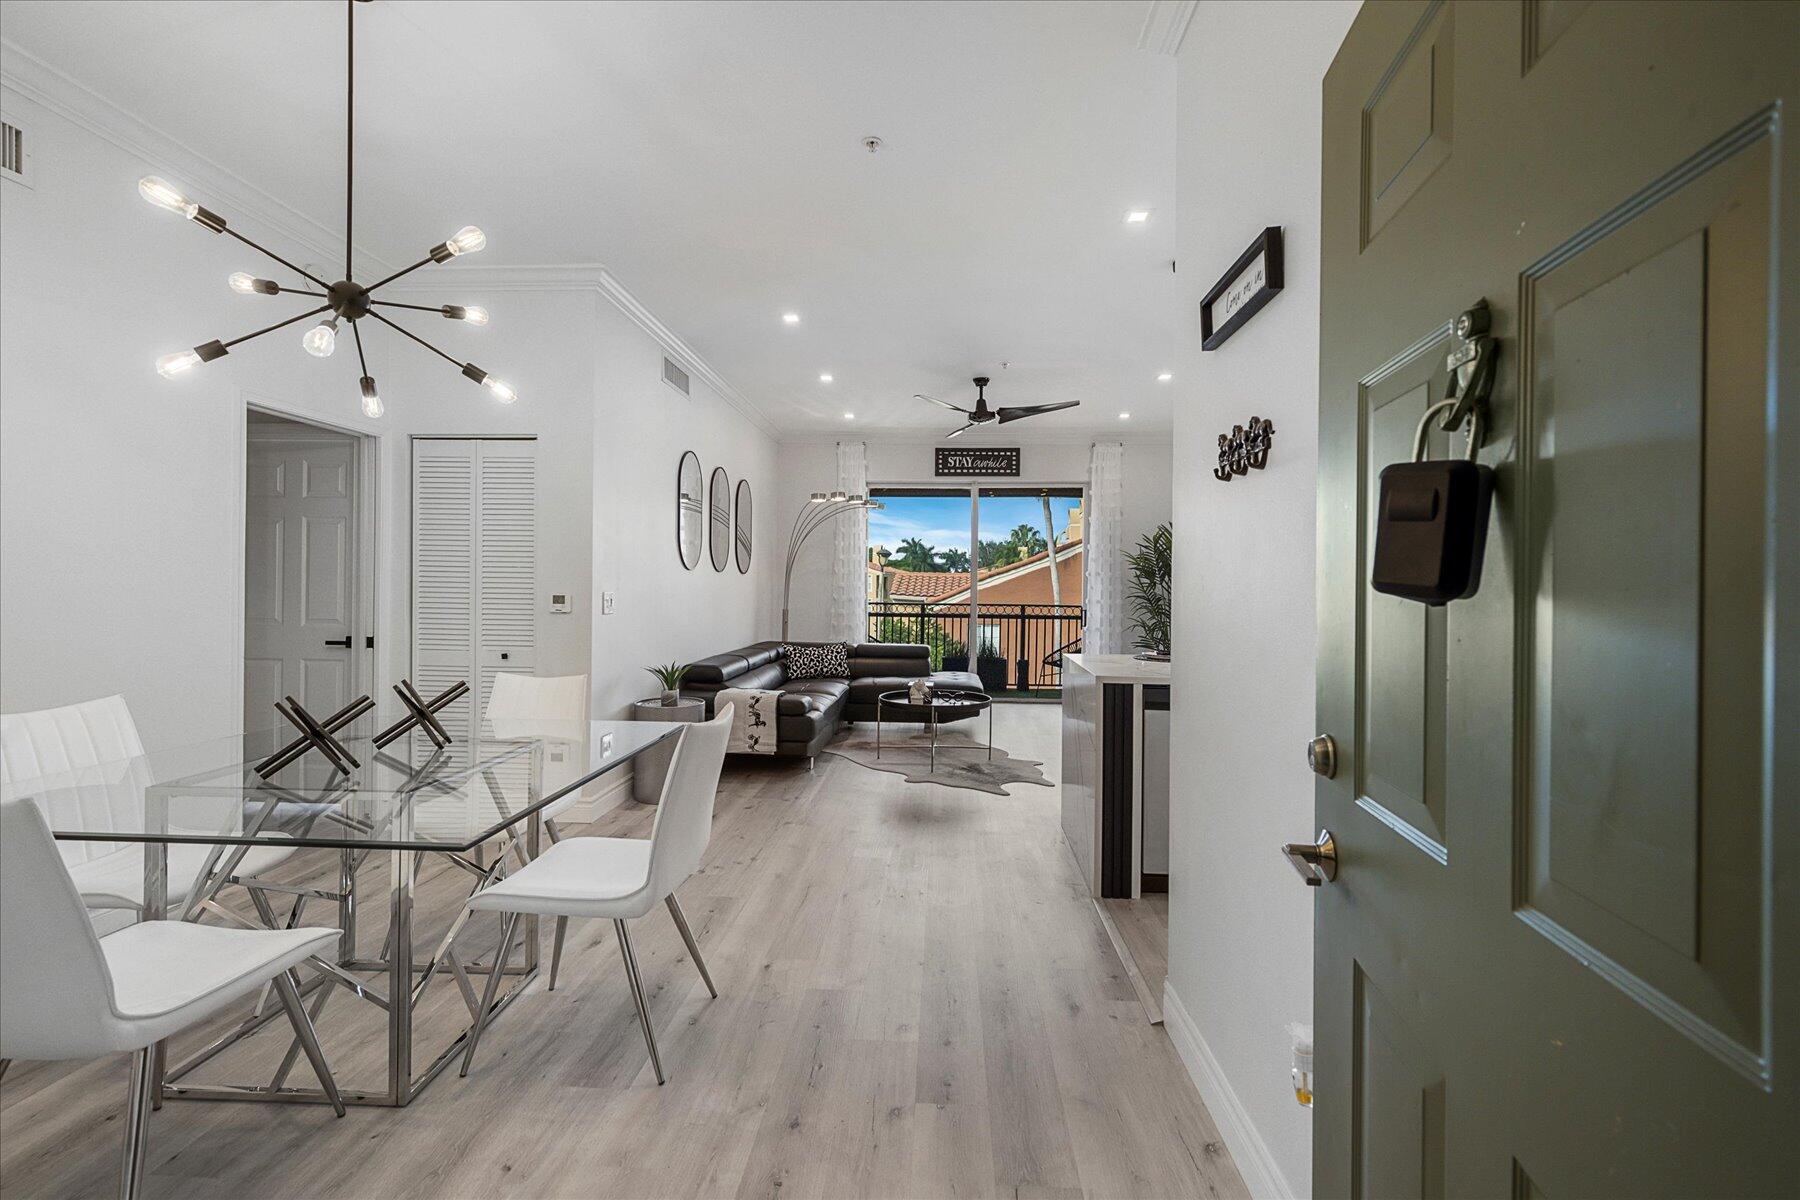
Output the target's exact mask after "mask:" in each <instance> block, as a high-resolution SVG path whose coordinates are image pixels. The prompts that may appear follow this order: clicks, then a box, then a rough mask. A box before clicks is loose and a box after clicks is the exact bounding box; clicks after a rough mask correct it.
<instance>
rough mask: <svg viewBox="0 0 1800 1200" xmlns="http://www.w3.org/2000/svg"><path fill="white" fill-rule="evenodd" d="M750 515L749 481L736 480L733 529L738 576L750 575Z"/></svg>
mask: <svg viewBox="0 0 1800 1200" xmlns="http://www.w3.org/2000/svg"><path fill="white" fill-rule="evenodd" d="M750 514H751V505H750V481H749V480H748V479H740V480H738V485H737V513H736V517H735V522H736V524H735V528H736V530H737V569H738V574H739V575H748V574H749V573H750V549H751V546H750V541H751V537H750V534H751V525H750Z"/></svg>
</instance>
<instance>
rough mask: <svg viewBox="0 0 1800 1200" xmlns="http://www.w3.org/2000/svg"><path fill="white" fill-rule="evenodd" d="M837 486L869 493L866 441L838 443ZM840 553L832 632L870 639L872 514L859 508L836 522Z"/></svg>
mask: <svg viewBox="0 0 1800 1200" xmlns="http://www.w3.org/2000/svg"><path fill="white" fill-rule="evenodd" d="M837 487H838V490H839V491H842V492H845V493H847V494H849V495H852V496H866V495H868V494H869V450H868V446H867V445H866V444H865V443H863V442H839V443H838V444H837ZM833 524H834V525H836V526H837V528H836V529H835V530H834V536H835V538H836V541H835V543H834V545H835V546H836V553H835V554H833V555H832V560H831V623H830V624H831V632H830V637H831V638H832V639H833V640H835V641H840V642H866V641H868V640H869V567H868V558H869V514H868V512H867V511H866V510H858V511H856V512H852V513H849V514H848V515H846V516H842V517H838V518H837V519H836V520H835V521H834V522H833Z"/></svg>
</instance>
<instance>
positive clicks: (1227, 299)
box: [1200, 225, 1281, 350]
mask: <svg viewBox="0 0 1800 1200" xmlns="http://www.w3.org/2000/svg"><path fill="white" fill-rule="evenodd" d="M1280 290H1281V226H1279V225H1271V226H1269V227H1268V228H1267V229H1265V230H1263V231H1262V233H1260V234H1258V235H1257V238H1256V240H1255V241H1254V242H1251V243H1250V248H1249V249H1248V250H1246V251H1244V252H1243V253H1242V254H1240V255H1239V256H1238V260H1237V261H1236V262H1234V263H1232V264H1231V270H1229V271H1227V272H1225V274H1224V275H1222V276H1221V277H1220V278H1219V282H1217V283H1215V284H1213V288H1212V291H1210V292H1208V293H1206V298H1205V299H1204V300H1202V301H1200V349H1202V350H1216V349H1218V348H1219V346H1220V344H1221V343H1223V342H1224V341H1225V339H1226V338H1228V337H1230V336H1231V335H1232V334H1234V333H1236V332H1237V331H1238V327H1239V326H1240V325H1242V324H1243V323H1244V322H1245V321H1248V320H1249V319H1250V318H1251V317H1253V316H1255V315H1256V311H1257V310H1258V309H1259V308H1261V307H1262V306H1263V305H1265V304H1267V303H1268V302H1269V300H1270V298H1271V297H1273V296H1274V295H1275V293H1276V292H1279V291H1280Z"/></svg>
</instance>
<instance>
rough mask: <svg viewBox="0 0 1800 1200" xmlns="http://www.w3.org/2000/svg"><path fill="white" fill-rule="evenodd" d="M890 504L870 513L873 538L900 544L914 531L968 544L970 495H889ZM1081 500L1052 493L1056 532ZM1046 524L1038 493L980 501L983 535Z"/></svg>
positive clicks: (936, 540) (925, 537)
mask: <svg viewBox="0 0 1800 1200" xmlns="http://www.w3.org/2000/svg"><path fill="white" fill-rule="evenodd" d="M882 503H884V504H886V505H887V507H886V508H885V509H880V510H877V511H875V512H872V513H870V514H869V542H870V544H872V545H876V546H886V547H887V548H888V549H889V550H895V549H898V548H899V546H900V543H901V542H903V541H905V540H906V539H907V538H909V537H916V538H918V539H919V540H920V541H922V542H924V543H925V544H926V545H927V546H934V547H936V548H937V549H939V550H961V551H963V552H964V553H967V552H968V549H969V498H968V497H967V496H888V497H885V498H883V500H882ZM1079 503H1081V501H1080V500H1078V499H1076V498H1075V497H1073V496H1069V497H1059V496H1052V497H1051V498H1050V512H1051V514H1052V515H1053V516H1054V517H1055V518H1056V536H1057V537H1059V538H1060V537H1065V536H1067V531H1068V528H1069V511H1070V510H1071V509H1073V508H1074V507H1075V506H1076V505H1077V504H1079ZM1021 524H1025V525H1030V526H1031V527H1032V528H1034V529H1042V528H1043V525H1044V505H1043V502H1042V501H1040V500H1038V499H1037V498H1036V497H1035V496H988V497H985V498H984V499H983V500H982V501H981V536H982V537H983V538H985V539H987V540H988V541H1002V540H1004V539H1005V538H1006V535H1007V534H1009V533H1011V532H1012V530H1013V527H1014V526H1015V525H1021Z"/></svg>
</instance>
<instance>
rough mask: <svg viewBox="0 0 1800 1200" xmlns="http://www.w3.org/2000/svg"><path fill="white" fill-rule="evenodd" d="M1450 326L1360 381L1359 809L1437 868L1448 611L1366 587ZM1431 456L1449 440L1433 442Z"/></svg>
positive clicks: (1441, 850)
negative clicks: (1389, 476)
mask: <svg viewBox="0 0 1800 1200" xmlns="http://www.w3.org/2000/svg"><path fill="white" fill-rule="evenodd" d="M1449 337H1450V326H1449V323H1448V322H1446V323H1445V324H1444V325H1441V326H1439V327H1438V328H1436V329H1434V330H1432V331H1431V332H1430V333H1428V334H1426V335H1425V336H1424V337H1421V338H1419V339H1418V340H1417V341H1415V342H1413V343H1412V344H1411V345H1410V346H1408V347H1407V348H1406V349H1405V350H1402V351H1401V352H1400V353H1398V354H1396V355H1394V356H1393V357H1392V358H1390V359H1388V360H1387V361H1386V362H1385V363H1383V364H1382V365H1381V366H1379V367H1377V368H1376V369H1375V370H1373V371H1371V372H1370V373H1369V374H1367V375H1365V376H1363V377H1362V379H1361V380H1359V381H1358V388H1357V399H1358V410H1357V442H1358V446H1357V477H1358V489H1357V496H1358V501H1357V503H1358V516H1357V531H1358V535H1357V542H1356V552H1355V554H1356V573H1357V579H1358V587H1357V603H1356V629H1357V636H1356V639H1355V645H1356V658H1355V664H1354V667H1353V669H1354V671H1355V680H1356V682H1355V693H1354V694H1355V700H1354V718H1355V734H1354V738H1353V742H1352V747H1351V753H1350V756H1349V761H1348V763H1347V764H1346V765H1347V766H1348V767H1349V768H1350V778H1351V779H1352V781H1353V788H1354V794H1355V797H1356V805H1357V807H1358V808H1361V809H1362V810H1363V811H1364V812H1367V813H1368V814H1369V815H1370V816H1373V817H1374V818H1375V819H1376V820H1378V821H1380V822H1381V823H1382V824H1383V825H1384V826H1386V827H1387V828H1388V829H1390V830H1392V831H1393V832H1394V833H1396V834H1398V835H1399V836H1400V837H1401V838H1402V839H1404V840H1405V841H1406V842H1407V843H1408V844H1410V845H1411V846H1413V847H1414V848H1416V849H1418V850H1420V851H1422V852H1423V853H1424V854H1425V855H1427V856H1428V857H1429V858H1431V859H1432V860H1433V861H1435V862H1436V863H1437V864H1438V865H1439V866H1444V865H1447V864H1448V863H1449V861H1450V854H1449V843H1448V838H1447V836H1446V830H1447V816H1448V814H1447V812H1446V803H1447V794H1446V789H1445V786H1444V777H1445V773H1444V686H1445V679H1446V674H1447V672H1446V659H1445V641H1444V638H1445V621H1446V614H1445V612H1444V610H1443V609H1426V608H1424V607H1423V606H1421V605H1417V604H1413V603H1411V602H1409V601H1405V600H1399V599H1396V598H1394V597H1392V596H1383V595H1379V594H1371V592H1370V591H1369V589H1367V588H1364V587H1362V586H1360V584H1361V581H1362V580H1365V579H1367V578H1368V574H1369V563H1370V559H1371V556H1372V555H1373V553H1374V544H1373V539H1374V520H1375V510H1376V504H1377V500H1378V497H1377V495H1376V490H1377V477H1378V476H1379V474H1380V470H1381V467H1382V466H1384V465H1385V464H1386V463H1388V462H1392V461H1395V460H1396V459H1403V458H1405V457H1406V456H1407V455H1409V454H1410V453H1411V450H1412V438H1413V431H1414V429H1415V428H1416V426H1417V424H1418V419H1419V417H1420V416H1422V415H1423V414H1424V411H1425V409H1426V407H1427V406H1428V405H1429V404H1431V403H1432V402H1433V401H1434V400H1437V399H1439V398H1441V394H1442V391H1443V387H1444V380H1445V378H1446V376H1445V374H1444V370H1443V367H1442V361H1443V357H1442V356H1443V353H1444V351H1445V350H1446V349H1447V348H1448V345H1449V340H1448V339H1449ZM1433 440H1434V443H1435V444H1434V445H1433V447H1432V451H1433V452H1434V453H1435V452H1438V451H1440V450H1443V449H1445V448H1446V443H1447V441H1448V439H1447V438H1446V437H1445V436H1444V435H1442V434H1438V433H1434V434H1433Z"/></svg>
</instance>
